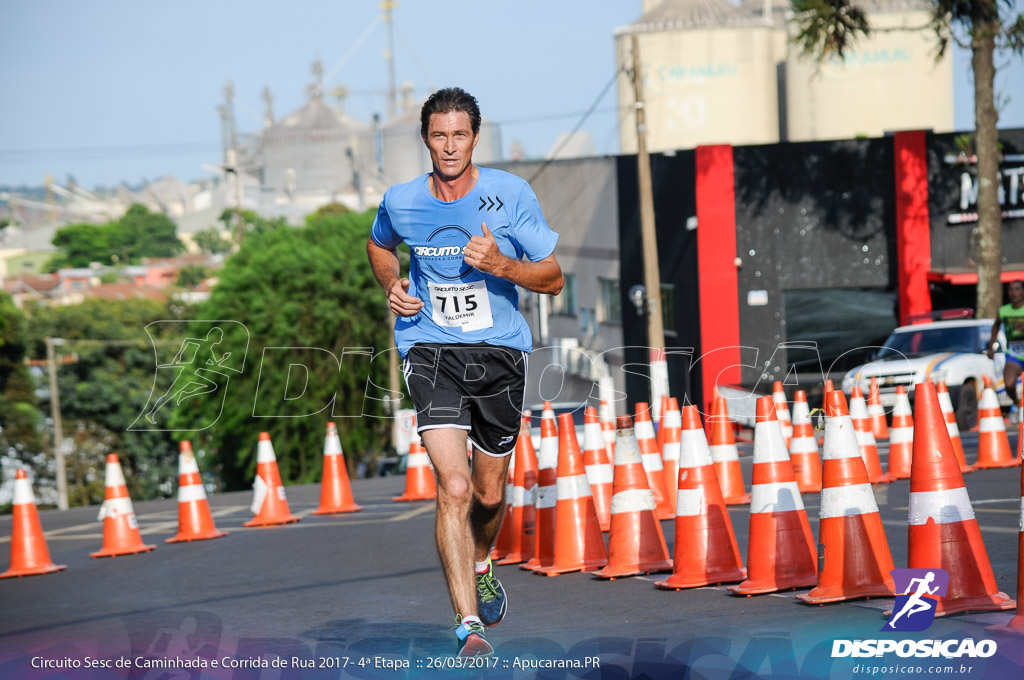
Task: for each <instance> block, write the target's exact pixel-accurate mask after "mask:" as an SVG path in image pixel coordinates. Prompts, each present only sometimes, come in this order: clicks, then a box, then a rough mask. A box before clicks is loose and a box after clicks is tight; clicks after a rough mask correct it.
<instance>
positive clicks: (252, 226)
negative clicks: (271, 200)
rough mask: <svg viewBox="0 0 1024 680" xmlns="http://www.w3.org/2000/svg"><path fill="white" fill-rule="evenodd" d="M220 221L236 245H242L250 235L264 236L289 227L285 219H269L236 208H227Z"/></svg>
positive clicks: (250, 211)
mask: <svg viewBox="0 0 1024 680" xmlns="http://www.w3.org/2000/svg"><path fill="white" fill-rule="evenodd" d="M218 219H220V221H221V222H223V223H224V227H225V228H226V229H227V230H228V231H230V232H231V233H232V239H233V240H234V242H235V245H241V244H242V242H243V241H244V240H245V238H246V237H247V236H248V235H249V234H262V233H263V232H266V231H272V230H274V229H281V228H282V227H287V226H288V222H287V221H286V220H285V219H284V218H283V217H274V218H271V219H267V218H265V217H263V216H261V215H258V214H257V213H255V212H253V211H252V210H238V209H236V208H226V209H225V210H224V212H222V213H221V214H220V217H219V218H218Z"/></svg>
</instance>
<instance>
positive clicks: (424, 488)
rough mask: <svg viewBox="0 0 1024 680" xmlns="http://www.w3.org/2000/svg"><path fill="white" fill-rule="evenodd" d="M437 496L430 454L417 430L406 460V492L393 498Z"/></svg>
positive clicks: (427, 497) (429, 498) (399, 499)
mask: <svg viewBox="0 0 1024 680" xmlns="http://www.w3.org/2000/svg"><path fill="white" fill-rule="evenodd" d="M435 498H437V480H436V479H434V470H433V468H431V467H430V456H428V455H427V450H426V449H425V448H423V440H421V439H420V435H419V434H418V433H416V432H413V433H412V439H411V440H410V441H409V455H408V457H407V458H406V460H405V492H404V493H402V495H401V496H394V497H393V498H392V499H391V500H393V501H398V502H404V501H429V500H433V499H435Z"/></svg>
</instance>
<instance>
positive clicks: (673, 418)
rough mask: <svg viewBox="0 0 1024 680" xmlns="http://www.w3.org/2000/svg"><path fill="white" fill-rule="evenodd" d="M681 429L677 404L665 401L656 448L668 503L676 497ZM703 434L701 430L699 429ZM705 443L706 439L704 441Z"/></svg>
mask: <svg viewBox="0 0 1024 680" xmlns="http://www.w3.org/2000/svg"><path fill="white" fill-rule="evenodd" d="M682 427H683V421H682V416H680V414H679V402H678V401H677V400H676V398H675V397H670V398H667V399H666V405H665V410H664V411H662V412H661V426H660V427H659V428H658V446H659V448H660V449H661V460H662V462H663V463H664V466H665V491H666V495H667V496H668V498H669V502H671V501H672V499H674V498H675V497H676V488H677V485H678V483H679V445H680V437H681V436H682V433H681V430H682ZM701 431H702V432H703V431H704V430H703V428H701ZM704 443H705V444H706V443H707V439H705V440H704Z"/></svg>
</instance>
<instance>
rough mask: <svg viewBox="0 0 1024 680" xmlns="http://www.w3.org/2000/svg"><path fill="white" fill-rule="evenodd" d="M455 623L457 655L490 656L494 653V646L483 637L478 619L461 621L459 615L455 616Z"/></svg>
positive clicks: (481, 625) (482, 627)
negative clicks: (457, 642)
mask: <svg viewBox="0 0 1024 680" xmlns="http://www.w3.org/2000/svg"><path fill="white" fill-rule="evenodd" d="M455 621H456V623H458V624H459V625H457V626H456V627H455V635H456V637H458V638H459V654H458V655H459V656H460V657H470V656H490V655H491V654H494V648H493V647H491V643H489V642H487V638H486V637H484V625H483V624H482V623H480V622H479V621H470V622H469V623H463V622H462V617H461V616H456V617H455Z"/></svg>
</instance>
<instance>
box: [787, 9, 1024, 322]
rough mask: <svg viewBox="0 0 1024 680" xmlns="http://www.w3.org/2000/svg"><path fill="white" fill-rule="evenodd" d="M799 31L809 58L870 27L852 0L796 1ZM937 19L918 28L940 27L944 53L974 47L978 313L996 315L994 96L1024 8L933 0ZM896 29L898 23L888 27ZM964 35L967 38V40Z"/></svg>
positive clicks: (835, 49)
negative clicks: (1001, 61) (999, 67)
mask: <svg viewBox="0 0 1024 680" xmlns="http://www.w3.org/2000/svg"><path fill="white" fill-rule="evenodd" d="M792 3H793V11H794V14H795V17H794V19H795V21H796V22H797V26H798V29H799V32H798V33H797V35H796V36H795V37H794V38H793V40H794V42H796V43H798V44H799V45H801V47H802V54H803V55H804V56H812V57H815V58H816V59H817V60H818V61H819V62H820V61H823V60H824V59H827V58H829V57H833V56H835V57H839V58H842V57H843V56H844V55H845V53H846V52H847V51H848V50H850V49H851V48H852V47H853V45H854V43H855V42H856V41H857V39H858V38H860V37H861V36H867V35H869V34H870V33H871V27H870V26H869V24H868V19H867V15H866V14H865V12H864V9H863V8H862V7H861V6H860V5H861V4H862V3H861V2H860V1H858V3H857V4H856V5H855V4H852V3H851V2H850V0H792ZM927 4H928V5H929V6H930V10H931V19H930V21H929V22H928V24H926V25H924V26H920V27H918V28H912V29H897V30H931V31H934V33H935V38H936V41H937V46H938V56H939V57H942V56H943V55H944V54H945V51H946V49H947V48H948V47H949V44H950V42H955V43H956V44H958V45H960V46H961V47H963V48H965V49H970V50H971V54H972V58H971V67H972V70H973V73H974V118H975V126H976V128H975V148H976V154H977V157H978V292H977V313H978V316H983V317H984V316H987V317H992V316H995V315H996V312H997V310H998V309H999V305H1000V304H1002V299H1003V293H1002V284H1001V282H1000V280H999V274H1000V271H1001V269H1002V261H1001V241H1002V211H1001V209H1000V207H999V136H998V132H997V130H996V124H997V122H998V121H999V112H998V110H997V109H996V101H995V75H996V67H995V60H994V55H995V51H996V50H997V49H1008V50H1011V51H1013V52H1014V53H1016V54H1022V53H1024V14H1017V16H1016V17H1011V15H1012V13H1013V4H1014V3H1013V0H927ZM888 30H892V29H888ZM960 36H964V38H961V37H960Z"/></svg>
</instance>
